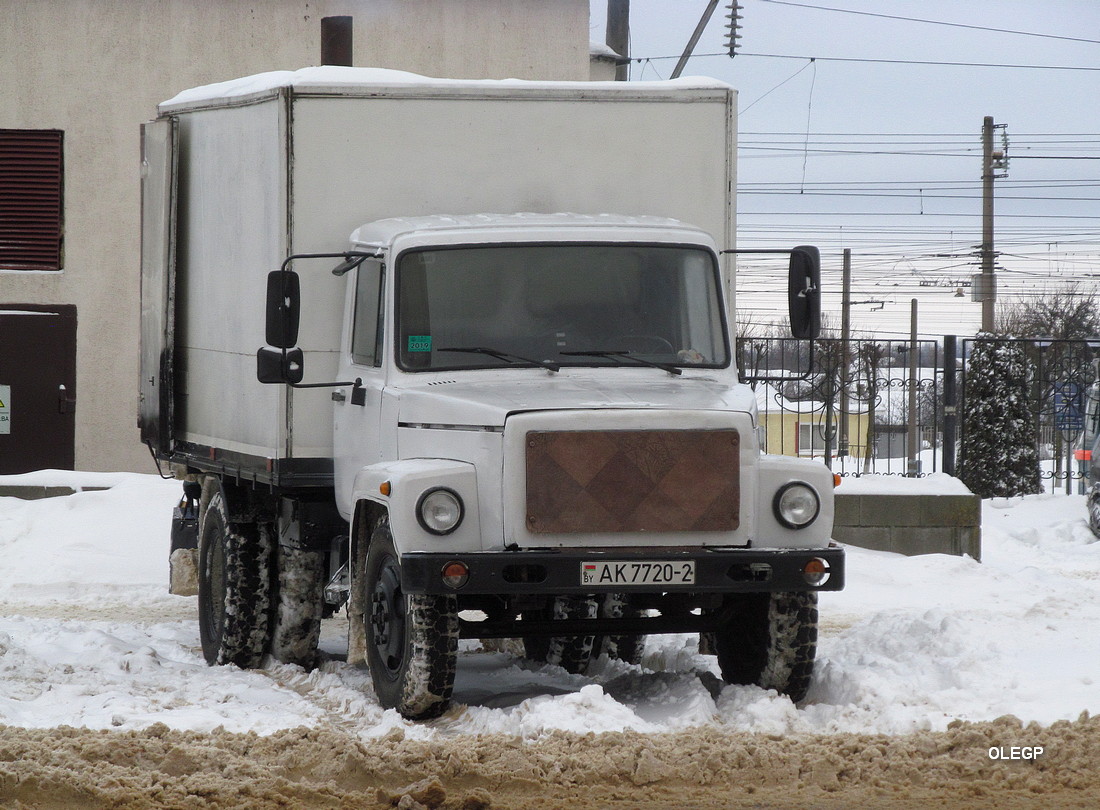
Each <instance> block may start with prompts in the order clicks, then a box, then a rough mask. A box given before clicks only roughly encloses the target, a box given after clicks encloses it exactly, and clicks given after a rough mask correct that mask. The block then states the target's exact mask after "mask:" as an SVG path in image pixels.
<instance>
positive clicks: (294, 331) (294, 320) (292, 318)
mask: <svg viewBox="0 0 1100 810" xmlns="http://www.w3.org/2000/svg"><path fill="white" fill-rule="evenodd" d="M301 310H302V285H301V281H300V280H299V278H298V274H297V273H295V272H294V271H293V270H274V271H272V272H270V273H268V274H267V322H266V341H265V342H266V343H267V345H269V346H274V347H275V348H276V349H292V348H294V346H296V345H297V343H298V320H299V317H300V313H301ZM299 379H301V378H300V377H299Z"/></svg>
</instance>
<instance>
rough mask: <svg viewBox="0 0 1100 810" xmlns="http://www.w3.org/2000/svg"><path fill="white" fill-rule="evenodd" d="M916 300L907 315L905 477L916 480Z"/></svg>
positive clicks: (918, 464)
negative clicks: (907, 393) (906, 452)
mask: <svg viewBox="0 0 1100 810" xmlns="http://www.w3.org/2000/svg"><path fill="white" fill-rule="evenodd" d="M918 354H919V351H918V349H917V299H916V298H914V299H912V300H911V301H910V313H909V435H908V441H907V442H906V444H908V445H909V448H908V449H909V454H908V455H909V464H908V469H907V470H906V473H905V474H906V475H907V476H908V477H909V478H916V477H917V476H919V475H920V460H919V456H918V455H917V453H918V450H919V447H918V446H917V445H918V443H919V441H920V439H919V436H918V434H917V355H918Z"/></svg>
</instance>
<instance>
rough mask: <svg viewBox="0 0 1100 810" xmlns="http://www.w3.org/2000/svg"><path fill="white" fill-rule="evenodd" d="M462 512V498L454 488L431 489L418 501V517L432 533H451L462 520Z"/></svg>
mask: <svg viewBox="0 0 1100 810" xmlns="http://www.w3.org/2000/svg"><path fill="white" fill-rule="evenodd" d="M462 514H463V507H462V499H461V498H460V497H458V493H457V492H455V491H454V490H453V489H446V488H444V487H439V488H438V489H429V490H428V491H427V492H425V493H424V494H423V495H421V496H420V500H419V501H417V502H416V519H417V521H419V523H420V525H421V526H423V527H424V529H425V531H429V532H431V533H432V534H450V533H451V532H453V531H454V530H455V529H457V528H458V524H459V523H461V522H462Z"/></svg>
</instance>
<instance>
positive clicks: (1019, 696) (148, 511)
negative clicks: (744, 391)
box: [0, 472, 1100, 738]
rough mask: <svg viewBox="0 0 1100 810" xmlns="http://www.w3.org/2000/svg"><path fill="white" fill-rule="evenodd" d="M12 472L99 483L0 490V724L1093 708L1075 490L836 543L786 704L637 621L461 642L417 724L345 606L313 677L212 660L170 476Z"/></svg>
mask: <svg viewBox="0 0 1100 810" xmlns="http://www.w3.org/2000/svg"><path fill="white" fill-rule="evenodd" d="M13 482H31V483H34V484H76V485H86V486H108V487H110V488H109V489H106V490H104V491H84V492H78V493H77V494H75V495H71V496H68V497H60V498H52V499H48V500H39V501H21V500H17V499H14V498H0V572H2V577H0V724H3V725H9V726H23V727H29V728H49V727H53V726H59V725H72V726H86V727H90V728H120V729H134V728H145V727H148V726H150V725H152V724H153V723H158V722H160V723H164V724H166V725H168V726H170V727H172V728H177V729H192V730H198V731H208V730H212V729H214V728H216V727H218V726H222V727H224V728H225V729H226V730H228V731H247V730H254V731H256V732H258V733H271V732H273V731H276V730H278V729H281V728H289V727H294V726H299V725H308V726H324V725H328V726H335V727H339V728H342V729H344V730H348V731H351V732H352V733H356V734H359V735H362V736H363V737H376V736H381V735H385V734H387V733H388V732H390V731H391V730H393V729H394V728H395V727H401V728H403V729H404V731H405V733H406V734H407V735H408V736H410V737H419V738H435V737H438V736H441V735H442V736H454V735H460V734H471V733H481V732H505V733H510V734H519V735H522V736H525V737H528V738H535V737H539V736H541V735H542V734H544V733H545V732H547V731H550V730H553V729H565V730H570V731H578V732H588V731H595V732H599V731H612V730H622V729H634V730H638V731H641V732H659V731H670V730H677V729H682V728H686V727H701V726H703V727H706V726H709V727H716V728H722V729H728V730H740V729H744V730H753V731H760V732H767V733H786V732H792V731H793V732H825V733H830V732H839V731H866V732H883V733H888V734H902V733H907V732H911V731H916V730H923V729H931V730H940V729H944V728H946V727H947V724H948V723H949V722H950V721H951V720H953V719H956V718H958V719H965V720H992V719H994V718H997V717H999V716H1001V715H1005V714H1014V715H1016V716H1017V717H1019V718H1020V719H1021V720H1023V721H1024V722H1025V723H1027V722H1030V721H1038V722H1039V723H1041V724H1044V725H1045V724H1050V723H1052V722H1054V721H1056V720H1059V719H1076V718H1077V717H1078V716H1079V715H1080V714H1081V712H1082V711H1086V710H1087V711H1089V712H1090V713H1093V714H1095V713H1096V712H1098V711H1100V689H1098V688H1097V686H1096V684H1095V683H1094V681H1095V680H1096V679H1097V678H1098V677H1100V633H1097V628H1098V627H1100V543H1098V542H1095V541H1094V539H1093V537H1092V535H1091V534H1090V533H1089V530H1088V528H1087V526H1086V524H1085V521H1084V514H1085V508H1084V499H1083V498H1082V497H1080V496H1065V495H1038V496H1031V497H1027V498H1021V499H1012V500H993V501H987V502H986V503H985V505H984V513H983V562H982V563H977V562H975V561H973V560H970V559H967V558H957V557H947V556H942V555H929V556H923V557H902V556H899V555H896V554H888V553H883V552H874V551H866V550H862V549H858V548H849V549H848V585H847V588H846V589H845V590H844V591H842V592H840V593H833V594H824V595H823V596H822V599H821V617H822V626H821V629H822V635H821V640H820V645H819V651H818V661H819V665H818V671H817V677H816V682H815V684H814V685H813V687H812V689H811V692H810V695H809V698H808V699H807V701H806V702H805V704H804V705H803V706H802V707H800V708H796V707H795V706H793V705H792V704H791V702H790V701H789V700H787V699H786V698H781V697H778V696H777V695H775V694H774V693H768V692H765V691H763V690H761V689H757V688H754V687H739V686H724V685H722V684H721V683H720V681H719V680H718V679H717V678H716V677H715V676H716V674H717V669H716V666H715V663H714V660H713V659H712V658H708V657H705V656H700V655H699V654H698V653H697V652H696V645H695V639H694V637H689V636H656V637H651V638H650V639H649V641H648V646H647V651H646V655H645V659H644V661H643V665H642V666H641V667H631V666H627V665H625V664H622V663H620V662H610V661H606V660H603V661H601V662H598V663H597V664H596V665H595V666H594V668H593V672H592V673H591V674H590V675H588V676H574V675H568V674H566V673H565V672H564V671H563V670H561V669H557V668H554V667H549V666H536V665H533V664H530V663H527V662H525V661H523V660H522V659H520V658H517V657H515V656H513V655H511V654H509V653H507V652H486V651H483V650H481V648H480V645H479V644H478V643H477V642H473V641H470V642H465V641H464V642H463V643H462V645H463V646H462V649H463V653H462V655H461V657H460V661H459V676H458V681H457V684H456V688H455V701H456V705H455V707H454V708H453V709H452V710H451V711H450V712H449V713H447V714H446V715H445V716H444V717H442V718H440V719H439V720H436V721H433V722H431V723H427V724H419V725H418V724H411V723H407V722H406V721H404V720H402V719H401V718H400V717H399V716H398V715H397V714H396V713H395V712H393V711H383V710H382V709H381V708H380V707H379V705H378V703H377V701H376V700H375V699H374V696H373V693H372V691H371V689H370V680H369V676H368V675H367V674H366V673H365V672H363V671H361V670H358V669H355V668H352V667H349V666H348V665H346V664H345V663H343V662H342V661H341V660H340V659H339V656H340V655H341V654H342V653H343V651H344V650H345V649H346V646H345V645H346V623H345V622H343V621H342V620H341V619H340V617H336V618H334V619H332V620H329V621H327V622H326V627H325V629H324V633H323V639H322V647H323V649H324V650H325V651H326V652H327V653H329V654H330V655H331V656H332V659H331V660H329V661H328V662H327V663H326V664H325V665H324V666H323V667H321V668H320V669H319V670H316V671H314V672H305V671H303V670H301V669H299V668H297V667H293V666H286V665H279V664H272V665H270V666H269V667H267V668H266V669H263V670H260V671H252V672H245V671H241V670H239V669H235V668H232V667H219V668H209V667H207V666H206V665H205V663H204V661H203V658H202V654H201V651H200V650H199V637H198V626H197V622H196V620H195V616H196V605H195V599H194V598H193V597H175V596H171V595H169V594H168V593H167V579H168V566H167V558H168V544H169V525H170V518H171V512H172V507H173V505H174V504H175V502H176V501H177V500H178V498H179V494H180V489H179V485H178V484H176V483H174V482H171V481H167V482H166V481H161V480H160V479H158V478H156V477H152V476H142V475H130V474H111V475H93V474H87V473H78V474H74V473H58V472H44V473H38V474H35V475H34V476H31V477H18V478H12V477H8V478H3V477H0V485H2V484H5V483H13ZM847 485H848V482H845V486H847ZM935 485H936V486H942V487H947V486H948V485H949V482H942V481H941V482H940V483H939V484H935ZM890 486H891V487H900V486H904V484H903V483H901V482H900V481H891V482H890ZM924 486H925V487H927V486H929V484H928V482H926V483H925V484H924Z"/></svg>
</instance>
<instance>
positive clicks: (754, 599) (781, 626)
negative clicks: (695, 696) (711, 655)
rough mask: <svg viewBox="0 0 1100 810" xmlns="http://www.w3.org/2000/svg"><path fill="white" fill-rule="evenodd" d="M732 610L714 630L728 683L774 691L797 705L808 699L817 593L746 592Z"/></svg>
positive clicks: (811, 674) (812, 663)
mask: <svg viewBox="0 0 1100 810" xmlns="http://www.w3.org/2000/svg"><path fill="white" fill-rule="evenodd" d="M728 598H729V599H732V600H733V602H734V604H735V606H736V614H735V615H734V616H733V617H731V619H730V620H729V622H728V623H727V624H726V626H725V627H723V628H722V629H720V630H718V631H717V632H716V633H715V634H714V644H715V647H716V650H715V651H716V652H717V654H718V666H719V667H720V668H721V670H722V678H723V679H724V680H725V681H726V683H739V684H755V685H756V686H760V687H763V688H764V689H774V690H776V691H777V692H779V693H780V694H783V695H787V696H789V697H790V699H791V700H792V701H794V702H795V703H797V702H798V701H800V700H802V699H803V698H804V697H806V692H807V691H808V690H809V688H810V679H811V677H812V676H813V671H814V656H815V654H816V651H817V594H816V593H812V592H808V591H798V592H790V593H745V594H736V595H734V596H732V597H728Z"/></svg>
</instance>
